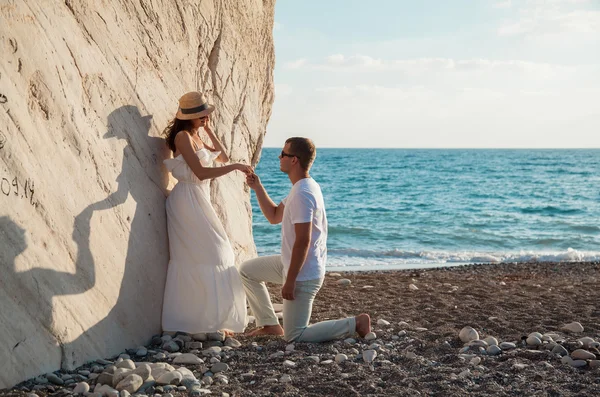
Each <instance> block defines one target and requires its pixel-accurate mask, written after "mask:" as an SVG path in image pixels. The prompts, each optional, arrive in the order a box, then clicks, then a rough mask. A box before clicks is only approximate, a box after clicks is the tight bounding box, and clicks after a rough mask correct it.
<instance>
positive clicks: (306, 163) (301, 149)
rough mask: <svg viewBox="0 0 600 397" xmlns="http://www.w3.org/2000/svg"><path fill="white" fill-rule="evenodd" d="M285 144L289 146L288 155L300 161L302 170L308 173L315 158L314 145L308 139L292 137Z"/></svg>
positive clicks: (315, 150)
mask: <svg viewBox="0 0 600 397" xmlns="http://www.w3.org/2000/svg"><path fill="white" fill-rule="evenodd" d="M285 143H289V144H290V154H293V155H294V156H296V157H297V158H298V161H300V166H301V167H302V169H303V170H305V171H308V170H310V167H311V166H312V164H313V162H314V161H315V157H317V149H316V148H315V144H314V143H313V141H311V140H310V139H308V138H301V137H294V138H288V140H286V141H285Z"/></svg>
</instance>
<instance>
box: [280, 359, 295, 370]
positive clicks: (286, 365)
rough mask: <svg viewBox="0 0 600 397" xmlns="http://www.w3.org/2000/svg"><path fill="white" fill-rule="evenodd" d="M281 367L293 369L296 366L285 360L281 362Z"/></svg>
mask: <svg viewBox="0 0 600 397" xmlns="http://www.w3.org/2000/svg"><path fill="white" fill-rule="evenodd" d="M283 366H284V367H289V368H293V367H295V366H296V363H295V362H293V361H290V360H285V361H284V362H283Z"/></svg>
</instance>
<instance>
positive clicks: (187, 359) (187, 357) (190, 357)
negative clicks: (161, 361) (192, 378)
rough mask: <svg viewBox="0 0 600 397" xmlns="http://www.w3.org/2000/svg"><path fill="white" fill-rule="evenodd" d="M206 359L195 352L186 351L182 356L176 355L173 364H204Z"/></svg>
mask: <svg viewBox="0 0 600 397" xmlns="http://www.w3.org/2000/svg"><path fill="white" fill-rule="evenodd" d="M203 362H204V361H203V360H202V359H201V358H200V357H198V356H196V355H195V354H191V353H186V354H182V355H180V356H177V357H175V359H174V360H173V364H184V365H185V364H190V365H196V364H202V363H203Z"/></svg>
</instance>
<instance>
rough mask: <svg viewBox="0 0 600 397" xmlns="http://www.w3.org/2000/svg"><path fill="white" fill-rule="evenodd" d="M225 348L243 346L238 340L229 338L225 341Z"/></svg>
mask: <svg viewBox="0 0 600 397" xmlns="http://www.w3.org/2000/svg"><path fill="white" fill-rule="evenodd" d="M225 346H229V347H240V346H242V343H241V342H240V341H239V340H237V339H234V338H227V339H225Z"/></svg>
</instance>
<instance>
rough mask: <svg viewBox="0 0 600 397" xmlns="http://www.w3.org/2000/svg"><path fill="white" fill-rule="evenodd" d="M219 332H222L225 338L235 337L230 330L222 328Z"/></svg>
mask: <svg viewBox="0 0 600 397" xmlns="http://www.w3.org/2000/svg"><path fill="white" fill-rule="evenodd" d="M221 332H223V333H224V334H225V337H226V338H230V337H232V336H233V335H235V332H233V331H232V330H230V329H226V328H223V329H222V330H221Z"/></svg>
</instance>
